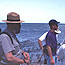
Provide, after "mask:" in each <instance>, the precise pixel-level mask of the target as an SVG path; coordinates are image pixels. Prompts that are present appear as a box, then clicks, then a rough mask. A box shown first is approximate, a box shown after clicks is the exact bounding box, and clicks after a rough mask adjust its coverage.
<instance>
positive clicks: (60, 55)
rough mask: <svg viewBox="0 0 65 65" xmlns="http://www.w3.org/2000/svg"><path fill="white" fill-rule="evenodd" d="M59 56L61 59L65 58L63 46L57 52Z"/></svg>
mask: <svg viewBox="0 0 65 65" xmlns="http://www.w3.org/2000/svg"><path fill="white" fill-rule="evenodd" d="M56 53H57V55H58V56H59V59H63V57H64V49H63V45H62V46H60V48H59V49H58V50H57V52H56Z"/></svg>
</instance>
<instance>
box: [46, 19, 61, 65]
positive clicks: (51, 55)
mask: <svg viewBox="0 0 65 65" xmlns="http://www.w3.org/2000/svg"><path fill="white" fill-rule="evenodd" d="M58 23H60V22H57V21H56V20H54V19H52V20H50V21H49V26H50V30H49V32H48V34H47V36H46V45H47V50H48V54H46V59H47V65H54V64H55V60H56V57H57V56H56V51H57V39H56V33H55V30H57V29H58Z"/></svg>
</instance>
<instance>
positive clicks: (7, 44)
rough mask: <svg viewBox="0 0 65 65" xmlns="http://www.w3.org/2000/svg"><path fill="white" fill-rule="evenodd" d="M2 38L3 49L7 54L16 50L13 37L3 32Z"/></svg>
mask: <svg viewBox="0 0 65 65" xmlns="http://www.w3.org/2000/svg"><path fill="white" fill-rule="evenodd" d="M1 38H2V48H3V51H4V53H5V54H6V53H8V52H11V51H13V50H15V48H14V46H13V44H12V42H11V39H10V37H9V36H8V35H6V34H2V37H1Z"/></svg>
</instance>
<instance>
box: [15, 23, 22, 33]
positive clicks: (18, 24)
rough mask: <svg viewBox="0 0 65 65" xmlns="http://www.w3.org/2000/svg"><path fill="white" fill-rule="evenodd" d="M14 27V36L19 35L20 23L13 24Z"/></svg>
mask: <svg viewBox="0 0 65 65" xmlns="http://www.w3.org/2000/svg"><path fill="white" fill-rule="evenodd" d="M15 25H16V26H15V27H16V28H15V30H16V34H18V33H20V28H21V24H20V23H17V24H15Z"/></svg>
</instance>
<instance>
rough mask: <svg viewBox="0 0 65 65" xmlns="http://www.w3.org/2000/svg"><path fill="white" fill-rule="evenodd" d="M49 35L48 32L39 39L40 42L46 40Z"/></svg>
mask: <svg viewBox="0 0 65 65" xmlns="http://www.w3.org/2000/svg"><path fill="white" fill-rule="evenodd" d="M47 33H48V32H46V33H44V34H43V35H42V36H41V37H40V38H39V40H41V41H43V40H45V38H46V35H47Z"/></svg>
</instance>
